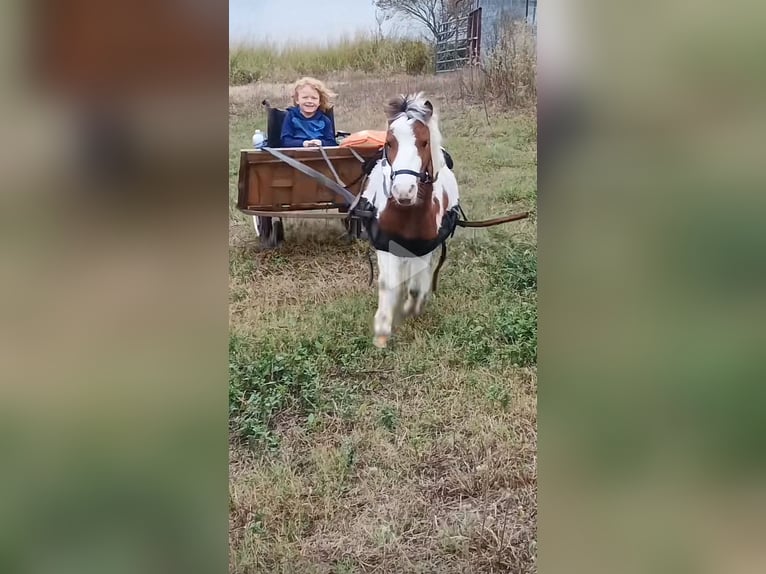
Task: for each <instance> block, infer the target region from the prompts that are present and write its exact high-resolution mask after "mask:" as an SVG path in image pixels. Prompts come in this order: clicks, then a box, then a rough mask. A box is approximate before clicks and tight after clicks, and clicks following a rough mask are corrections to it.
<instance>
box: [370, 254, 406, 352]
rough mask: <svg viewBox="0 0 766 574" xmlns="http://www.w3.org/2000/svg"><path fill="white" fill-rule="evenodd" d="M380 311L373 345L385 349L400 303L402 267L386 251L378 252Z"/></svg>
mask: <svg viewBox="0 0 766 574" xmlns="http://www.w3.org/2000/svg"><path fill="white" fill-rule="evenodd" d="M377 256H378V310H377V311H376V313H375V328H374V335H375V336H374V337H373V339H372V342H373V344H374V345H375V346H376V347H379V348H381V349H382V348H383V347H385V346H386V345H387V344H388V338H389V337H390V336H391V330H392V328H393V321H394V315H395V314H396V308H397V306H398V302H399V290H400V287H401V274H402V266H401V263H400V259H399V258H398V257H396V256H395V255H391V254H390V253H388V252H386V251H378V252H377Z"/></svg>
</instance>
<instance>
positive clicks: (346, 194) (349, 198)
mask: <svg viewBox="0 0 766 574" xmlns="http://www.w3.org/2000/svg"><path fill="white" fill-rule="evenodd" d="M261 149H262V150H264V151H267V152H269V153H270V154H271V155H273V156H274V157H275V158H277V159H279V160H282V161H283V162H285V163H286V164H287V165H289V166H291V167H294V168H295V169H297V170H298V171H299V172H301V173H303V174H305V175H307V176H309V177H311V178H313V179H315V180H317V181H318V182H319V183H321V184H322V185H324V186H325V187H326V188H327V189H329V190H331V191H334V192H335V193H337V194H338V195H340V196H341V197H342V198H343V199H344V200H345V201H346V203H347V204H348V205H351V204H352V203H353V202H354V200H355V199H356V196H354V194H353V193H351V192H350V191H349V190H347V189H346V188H345V187H342V186H341V185H339V184H338V183H336V182H334V181H333V180H331V179H330V178H329V177H327V176H326V175H324V174H323V173H320V172H318V171H317V170H315V169H313V168H311V167H308V166H307V165H303V164H302V163H301V162H299V161H298V160H296V159H295V158H292V157H290V156H289V155H286V154H284V153H282V152H281V151H278V150H276V149H274V148H270V147H262V148H261Z"/></svg>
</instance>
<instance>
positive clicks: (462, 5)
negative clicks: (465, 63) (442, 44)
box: [372, 0, 471, 42]
mask: <svg viewBox="0 0 766 574" xmlns="http://www.w3.org/2000/svg"><path fill="white" fill-rule="evenodd" d="M372 3H373V4H374V5H375V7H376V8H378V9H379V10H381V11H382V12H384V13H386V14H388V15H390V16H394V15H397V16H401V17H404V18H407V19H410V20H416V21H417V22H419V23H421V24H423V25H424V26H425V27H426V28H428V31H429V32H430V33H431V36H432V39H433V41H434V42H436V40H437V39H438V37H439V29H440V27H441V25H442V24H444V23H445V22H449V21H450V20H452V19H453V18H457V17H458V16H460V15H464V14H465V13H466V12H467V11H468V9H469V6H470V4H471V2H468V1H467V0H373V2H372Z"/></svg>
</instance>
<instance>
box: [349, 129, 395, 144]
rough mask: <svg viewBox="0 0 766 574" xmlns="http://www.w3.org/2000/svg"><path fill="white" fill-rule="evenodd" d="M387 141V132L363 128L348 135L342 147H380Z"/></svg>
mask: <svg viewBox="0 0 766 574" xmlns="http://www.w3.org/2000/svg"><path fill="white" fill-rule="evenodd" d="M385 143H386V132H384V131H377V130H362V131H360V132H354V133H352V134H351V135H350V136H346V137H345V138H344V139H343V141H342V142H340V147H366V148H379V147H383V145H384V144H385Z"/></svg>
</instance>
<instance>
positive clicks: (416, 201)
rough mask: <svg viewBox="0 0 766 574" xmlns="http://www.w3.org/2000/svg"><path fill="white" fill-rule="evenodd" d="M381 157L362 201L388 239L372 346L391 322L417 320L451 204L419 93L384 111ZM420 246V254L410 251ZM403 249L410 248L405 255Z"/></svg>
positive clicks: (432, 119)
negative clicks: (385, 123) (385, 125)
mask: <svg viewBox="0 0 766 574" xmlns="http://www.w3.org/2000/svg"><path fill="white" fill-rule="evenodd" d="M385 111H386V117H387V118H388V132H387V134H386V144H385V147H384V156H383V158H382V159H381V160H380V161H378V163H377V165H376V166H375V167H374V168H373V170H372V172H371V173H370V176H369V178H368V180H367V185H366V187H365V190H364V191H363V193H362V197H363V198H364V199H365V200H367V202H369V204H371V205H372V206H374V207H375V211H376V217H377V224H378V227H379V229H380V231H381V232H383V233H385V234H386V236H387V237H390V238H392V241H391V242H390V244H391V247H390V248H388V249H387V250H384V249H381V248H380V247H379V246H378V245H376V246H375V247H376V254H377V260H378V270H379V274H378V276H379V279H378V309H377V312H376V313H375V325H374V338H373V343H374V344H375V346H377V347H385V346H386V345H387V344H388V339H389V337H390V336H391V332H392V330H393V326H394V324H395V323H396V322H397V321H398V320H399V319H400V318H403V317H407V316H410V315H419V314H420V313H421V312H422V310H423V305H424V304H425V302H426V301H427V300H428V298H429V296H430V295H431V288H432V286H431V279H432V276H433V271H434V268H435V266H436V262H437V260H438V257H436V256H435V251H434V250H435V249H436V247H438V246H439V244H438V243H436V244H433V242H434V241H438V238H439V232H440V229H441V228H442V218H443V217H444V215H445V213H446V212H448V211H449V210H451V209H452V208H454V207H455V206H457V204H458V200H459V194H458V185H457V181H456V180H455V176H454V174H453V173H452V171H451V170H450V169H449V168H448V167H447V165H446V164H445V161H444V155H443V152H442V147H441V139H442V138H441V132H440V131H439V124H438V118H437V114H436V113H435V111H434V108H433V105H432V104H431V102H430V101H428V100H427V99H426V98H425V97H424V95H423V93H422V92H419V93H417V94H411V95H408V96H404V95H402V96H399V97H396V98H393V99H392V100H390V101H389V102H388V103H387V105H386V107H385ZM415 245H419V246H423V245H425V246H426V247H425V249H426V250H430V251H429V252H427V253H421V252H419V251H418V250H417V249H416V248H415V247H414V246H415ZM408 246H409V247H410V250H409V251H408Z"/></svg>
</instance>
